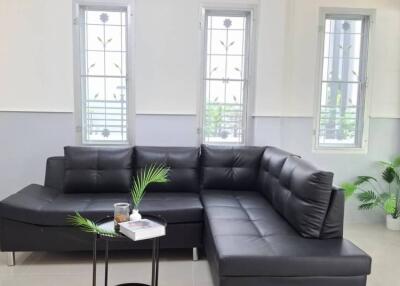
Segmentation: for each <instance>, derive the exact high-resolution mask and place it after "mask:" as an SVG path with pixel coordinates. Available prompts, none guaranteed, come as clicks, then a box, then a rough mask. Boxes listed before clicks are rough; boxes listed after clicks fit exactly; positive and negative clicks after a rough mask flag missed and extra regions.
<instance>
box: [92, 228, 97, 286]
mask: <svg viewBox="0 0 400 286" xmlns="http://www.w3.org/2000/svg"><path fill="white" fill-rule="evenodd" d="M96 244H97V234H94V235H93V278H92V285H93V286H96V264H97V246H96Z"/></svg>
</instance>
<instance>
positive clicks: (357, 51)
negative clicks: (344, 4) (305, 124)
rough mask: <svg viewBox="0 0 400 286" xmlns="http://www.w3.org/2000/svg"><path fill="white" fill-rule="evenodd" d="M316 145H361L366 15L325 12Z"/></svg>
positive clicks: (366, 44) (367, 23)
mask: <svg viewBox="0 0 400 286" xmlns="http://www.w3.org/2000/svg"><path fill="white" fill-rule="evenodd" d="M323 27H324V28H323V30H322V32H323V35H324V36H323V50H322V72H321V85H320V90H319V96H320V105H319V120H318V129H317V136H316V144H317V148H318V147H319V148H362V147H363V146H362V145H363V141H364V140H363V131H364V105H365V95H366V83H367V55H368V53H367V51H368V35H369V16H363V15H353V14H326V15H325V19H324V23H323Z"/></svg>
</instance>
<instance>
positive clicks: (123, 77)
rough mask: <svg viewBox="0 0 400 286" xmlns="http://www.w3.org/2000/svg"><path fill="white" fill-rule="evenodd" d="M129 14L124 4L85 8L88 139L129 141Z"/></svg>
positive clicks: (83, 43) (84, 111) (84, 98)
mask: <svg viewBox="0 0 400 286" xmlns="http://www.w3.org/2000/svg"><path fill="white" fill-rule="evenodd" d="M126 17H127V11H126V9H122V8H121V9H119V8H117V9H113V10H103V9H102V10H99V9H96V8H92V7H82V8H81V15H80V31H81V36H80V39H81V43H80V49H81V83H82V118H83V128H82V133H83V134H82V136H83V142H84V143H126V142H127V89H126V86H127V71H126V58H127V42H126V39H127V36H126V35H127V27H126V25H125V23H126Z"/></svg>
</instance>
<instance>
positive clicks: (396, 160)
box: [392, 156, 400, 168]
mask: <svg viewBox="0 0 400 286" xmlns="http://www.w3.org/2000/svg"><path fill="white" fill-rule="evenodd" d="M392 165H393V168H398V167H400V156H398V157H396V158H394V160H393V162H392Z"/></svg>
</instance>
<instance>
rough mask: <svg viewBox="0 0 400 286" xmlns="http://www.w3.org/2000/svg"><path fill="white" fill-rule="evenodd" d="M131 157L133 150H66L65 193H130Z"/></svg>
mask: <svg viewBox="0 0 400 286" xmlns="http://www.w3.org/2000/svg"><path fill="white" fill-rule="evenodd" d="M132 154H133V149H132V148H97V147H71V146H67V147H65V148H64V157H65V165H64V167H65V174H64V188H63V190H64V192H65V193H125V192H129V190H130V187H131V183H132V174H133V172H132V162H133V158H132Z"/></svg>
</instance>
